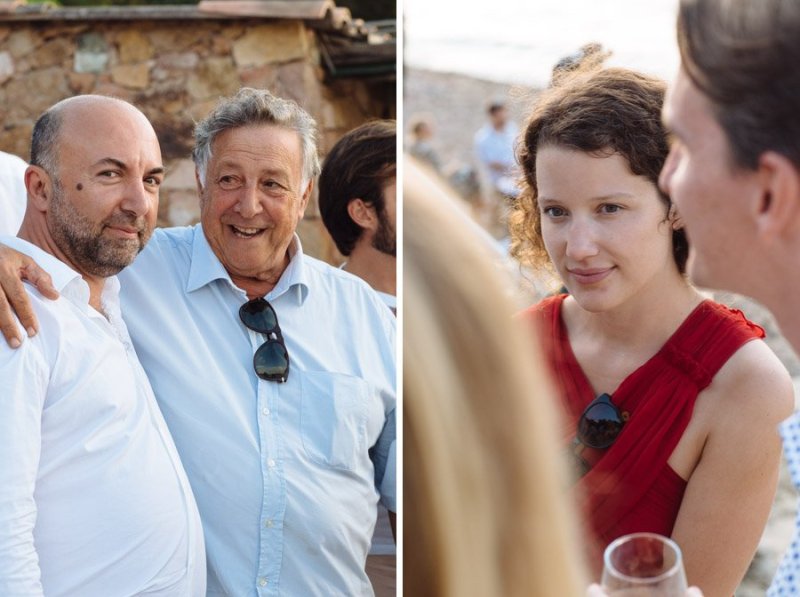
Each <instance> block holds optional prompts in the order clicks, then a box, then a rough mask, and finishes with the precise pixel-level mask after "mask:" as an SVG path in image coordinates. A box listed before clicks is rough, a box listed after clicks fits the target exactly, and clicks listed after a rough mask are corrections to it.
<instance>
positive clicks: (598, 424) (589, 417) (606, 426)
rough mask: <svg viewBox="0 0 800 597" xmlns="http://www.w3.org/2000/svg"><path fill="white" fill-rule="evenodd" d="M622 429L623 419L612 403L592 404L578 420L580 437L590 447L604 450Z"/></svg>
mask: <svg viewBox="0 0 800 597" xmlns="http://www.w3.org/2000/svg"><path fill="white" fill-rule="evenodd" d="M620 431H622V419H621V418H620V416H619V412H618V411H617V409H616V408H614V406H613V405H612V404H609V403H606V402H598V403H596V404H593V405H591V406H590V407H589V408H588V409H587V410H586V412H585V413H583V416H582V417H581V420H580V421H579V422H578V438H579V439H580V440H581V442H582V443H583V444H585V445H587V446H589V447H590V448H596V449H598V450H603V449H605V448H607V447H609V446H610V445H611V444H613V443H614V440H615V439H617V436H618V435H619V432H620Z"/></svg>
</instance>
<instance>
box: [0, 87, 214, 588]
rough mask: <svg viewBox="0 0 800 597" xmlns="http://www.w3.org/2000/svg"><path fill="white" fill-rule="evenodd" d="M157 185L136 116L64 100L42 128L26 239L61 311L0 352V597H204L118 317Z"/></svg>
mask: <svg viewBox="0 0 800 597" xmlns="http://www.w3.org/2000/svg"><path fill="white" fill-rule="evenodd" d="M163 176H164V168H163V166H162V164H161V152H160V150H159V146H158V140H157V139H156V135H155V132H154V131H153V128H152V126H151V125H150V123H149V122H148V121H147V119H146V118H145V116H144V115H143V114H142V113H141V112H139V111H138V110H137V109H136V108H134V107H133V106H131V105H130V104H127V103H125V102H122V101H120V100H113V99H110V98H104V97H99V96H79V97H76V98H72V99H69V100H64V101H62V102H60V103H58V104H56V105H55V106H53V107H52V108H50V109H49V110H48V111H47V112H45V113H44V114H43V115H42V117H41V118H40V119H39V120H38V121H37V122H36V125H35V126H34V129H33V141H32V148H31V166H30V167H28V168H27V171H26V174H25V183H26V186H27V192H28V197H29V200H28V204H27V210H26V212H25V216H24V220H23V222H22V226H21V228H20V230H19V238H6V239H5V242H7V243H9V244H11V245H12V246H14V247H16V248H17V249H18V250H20V251H22V252H23V253H25V254H27V255H29V256H31V257H33V258H34V259H36V260H37V261H38V262H39V263H40V264H41V266H42V267H43V268H44V269H45V270H47V271H48V272H49V275H50V276H51V278H52V281H53V283H54V285H55V288H56V289H58V291H59V292H60V294H61V296H60V298H58V299H57V300H55V301H50V300H46V299H45V298H43V297H42V295H40V294H39V293H38V292H36V291H34V290H32V289H30V290H29V291H28V292H29V295H28V296H29V298H30V301H31V302H32V303H33V308H34V310H35V312H36V315H37V316H38V318H39V319H40V321H41V322H42V324H43V330H42V333H40V334H39V335H37V336H35V337H33V338H30V339H28V340H26V341H25V342H24V343H22V346H21V347H20V348H19V349H18V350H13V349H12V348H10V347H8V346H5V345H2V346H0V409H2V416H0V461H2V463H3V465H2V466H1V467H0V594H2V595H43V594H47V595H82V596H90V597H91V596H97V597H106V596H109V595H120V596H122V595H134V594H135V595H144V594H146V595H153V596H155V595H161V596H164V597H167V596H174V597H178V596H184V595H188V596H197V597H200V596H201V595H203V594H204V593H205V557H204V553H203V537H202V530H201V528H200V519H199V516H198V512H197V506H196V504H195V502H194V499H193V497H192V492H191V489H190V487H189V482H188V480H187V478H186V475H185V473H184V471H183V468H182V467H181V463H180V460H179V458H178V454H177V451H176V449H175V446H174V444H173V443H172V439H171V438H170V435H169V432H168V431H167V428H166V425H165V423H164V420H163V418H162V417H161V413H160V412H159V410H158V406H157V405H156V401H155V397H154V396H153V392H152V390H151V387H150V384H149V383H148V381H147V378H146V377H145V375H144V372H143V371H142V369H141V366H140V365H139V361H138V359H137V357H136V353H135V352H134V349H133V347H132V345H131V342H130V339H129V336H128V333H127V330H126V328H125V324H124V323H123V322H122V320H121V317H120V312H119V298H118V292H119V284H118V282H117V280H116V278H115V277H114V276H115V274H117V273H118V272H120V270H122V269H123V268H125V267H126V266H128V265H129V264H130V263H131V262H132V261H133V259H134V257H135V256H136V255H137V254H138V252H139V251H140V250H141V249H142V247H143V246H144V243H145V242H147V239H148V238H149V237H150V234H151V233H152V230H153V225H154V224H155V219H156V211H157V209H158V191H159V186H160V184H161V180H162V178H163Z"/></svg>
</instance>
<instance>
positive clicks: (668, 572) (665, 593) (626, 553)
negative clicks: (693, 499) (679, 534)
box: [602, 533, 687, 597]
mask: <svg viewBox="0 0 800 597" xmlns="http://www.w3.org/2000/svg"><path fill="white" fill-rule="evenodd" d="M602 584H603V589H604V590H605V592H606V593H607V594H608V595H609V597H622V596H623V595H624V596H625V597H640V596H641V597H684V595H685V593H686V589H687V583H686V572H685V571H684V569H683V558H682V556H681V550H680V548H679V547H678V545H677V544H676V543H675V542H674V541H672V540H671V539H668V538H667V537H664V536H662V535H657V534H655V533H634V534H632V535H625V536H624V537H620V538H619V539H616V540H615V541H612V542H611V543H610V544H609V546H608V547H606V551H605V554H604V556H603V577H602Z"/></svg>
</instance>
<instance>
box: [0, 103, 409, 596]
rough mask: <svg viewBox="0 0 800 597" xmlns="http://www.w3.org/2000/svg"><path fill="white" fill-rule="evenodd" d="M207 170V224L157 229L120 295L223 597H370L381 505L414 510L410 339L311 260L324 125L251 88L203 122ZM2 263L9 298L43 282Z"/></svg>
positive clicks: (216, 590) (28, 264)
mask: <svg viewBox="0 0 800 597" xmlns="http://www.w3.org/2000/svg"><path fill="white" fill-rule="evenodd" d="M192 156H193V158H194V161H195V167H196V175H197V181H198V192H199V195H200V211H201V216H200V220H201V223H200V224H198V225H196V226H193V227H186V228H167V229H164V228H159V229H156V230H155V232H154V234H153V238H152V240H151V241H150V243H149V244H148V245H147V247H146V249H145V250H144V251H143V252H142V253H141V254H140V255H139V257H138V258H137V259H136V261H135V263H134V264H133V265H132V266H130V267H129V268H127V269H126V270H125V271H124V272H123V275H121V276H120V282H121V286H122V291H121V299H122V313H123V316H124V318H125V322H126V324H127V325H128V328H129V330H130V334H131V338H132V339H133V344H134V347H135V349H136V352H137V354H138V355H139V358H140V360H141V362H142V366H143V367H144V370H145V371H146V373H147V375H148V377H149V378H150V382H151V383H152V385H153V389H154V392H155V395H156V398H157V400H158V403H159V406H160V408H161V411H162V413H163V415H164V418H165V419H166V421H167V425H168V426H169V430H170V432H171V433H172V436H173V438H174V440H175V444H176V445H177V447H178V451H179V453H180V456H181V460H182V462H183V465H184V467H185V469H186V472H187V475H188V477H189V480H190V481H191V484H192V489H193V490H194V494H195V497H196V499H197V504H198V507H199V510H200V516H201V519H202V522H203V530H204V535H205V541H206V551H207V556H208V557H207V560H208V593H207V594H208V595H211V596H216V595H237V596H238V595H259V596H262V595H274V596H278V595H303V596H315V595H320V596H323V595H348V596H350V595H363V596H370V595H372V594H373V590H372V586H371V584H370V581H369V578H368V577H367V575H366V573H365V571H364V562H365V561H366V557H367V552H368V549H369V545H370V538H371V537H372V533H373V530H374V526H375V519H376V516H377V504H378V501H379V500H380V501H381V502H382V503H383V504H384V505H385V506H386V507H387V509H388V510H390V511H392V512H394V511H396V456H395V453H396V447H395V436H396V426H395V404H396V385H395V384H396V364H395V355H396V348H395V333H396V332H395V329H396V322H395V319H394V317H393V316H392V314H391V312H390V311H389V310H388V309H387V308H386V306H385V305H384V304H383V303H382V302H381V300H380V299H379V298H378V296H377V295H376V294H375V292H374V291H372V290H371V289H370V288H369V286H368V285H367V284H366V283H365V282H364V281H362V280H360V279H358V278H356V277H355V276H352V275H350V274H347V273H345V272H342V271H341V270H339V269H338V268H334V267H331V266H329V265H327V264H325V263H323V262H321V261H319V260H317V259H314V258H312V257H309V256H307V255H304V254H303V250H302V245H301V243H300V239H299V237H298V236H297V234H296V233H295V230H296V228H297V225H298V222H299V221H300V219H301V218H302V217H303V214H304V212H305V209H306V206H307V205H308V200H309V197H310V196H311V192H312V189H313V185H314V180H315V178H316V176H317V174H318V173H319V159H318V157H317V148H316V123H315V122H314V120H313V118H311V116H310V115H309V114H308V113H307V112H305V111H304V110H303V109H302V108H300V107H299V106H298V105H297V104H296V103H295V102H293V101H290V100H284V99H281V98H278V97H275V96H273V95H271V94H270V93H269V92H268V91H267V90H263V89H261V90H256V89H251V88H243V89H241V90H240V91H239V92H238V93H237V94H236V95H235V96H233V97H230V98H225V99H223V100H221V102H220V103H219V104H218V105H217V107H216V108H215V109H214V110H212V112H211V113H210V114H209V116H208V117H206V118H205V119H204V120H203V121H201V122H200V123H198V125H197V126H196V128H195V148H194V151H193V154H192ZM2 255H4V257H3V258H2V259H0V261H3V262H4V263H5V266H4V267H2V268H0V269H2V272H3V275H2V276H0V277H2V282H1V283H2V285H3V287H4V288H5V289H6V294H13V293H14V292H18V291H19V287H20V286H21V284H20V280H19V273H18V272H19V271H20V270H21V269H24V270H25V272H24V275H25V277H31V276H33V277H34V278H35V277H36V276H37V273H38V268H36V267H35V266H34V265H33V261H32V260H31V259H29V258H28V257H25V256H21V255H18V254H15V253H14V252H13V251H12V250H10V249H4V250H3V251H2ZM9 264H11V265H10V266H9ZM9 272H11V275H8V274H9ZM35 279H36V283H38V284H39V285H42V286H46V282H44V281H43V279H42V278H35ZM8 317H9V312H8V311H3V314H0V328H2V329H5V328H3V327H2V326H3V324H4V321H5V319H8ZM24 323H25V329H27V328H28V327H32V326H33V325H34V322H33V320H26V321H25V322H24ZM15 333H16V334H19V331H16V330H15ZM7 339H8V338H7Z"/></svg>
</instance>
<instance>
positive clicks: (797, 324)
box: [660, 0, 800, 597]
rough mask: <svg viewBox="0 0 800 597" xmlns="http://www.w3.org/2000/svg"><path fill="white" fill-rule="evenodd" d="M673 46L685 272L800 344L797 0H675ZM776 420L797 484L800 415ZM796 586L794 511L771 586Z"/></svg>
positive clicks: (673, 181)
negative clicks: (741, 301) (744, 298)
mask: <svg viewBox="0 0 800 597" xmlns="http://www.w3.org/2000/svg"><path fill="white" fill-rule="evenodd" d="M678 46H679V48H680V53H681V67H680V69H679V72H678V75H677V77H676V79H675V81H674V82H673V84H672V85H671V86H670V89H669V92H668V93H667V98H666V101H665V106H664V120H665V123H666V125H667V127H668V128H669V130H670V133H671V134H672V137H673V139H674V142H673V143H672V146H671V151H670V154H669V158H668V160H667V164H666V165H665V166H664V169H663V172H662V174H661V181H660V182H661V188H662V189H663V191H664V192H665V193H669V194H670V195H671V196H672V197H673V199H674V201H675V204H676V205H677V206H678V209H679V210H680V212H681V214H682V216H683V218H684V220H685V223H686V230H687V233H688V235H689V237H690V238H691V239H692V250H691V255H690V258H689V267H688V270H689V275H690V276H691V278H692V280H694V281H695V282H696V283H697V284H701V285H703V286H708V287H714V288H721V289H725V290H730V291H732V292H738V293H741V294H746V295H748V296H751V297H753V298H755V299H756V300H758V301H760V302H761V303H762V304H763V305H764V306H766V307H767V308H768V309H770V310H771V311H772V313H773V314H774V315H775V318H776V320H777V321H778V324H779V325H780V327H781V330H782V332H783V333H784V335H785V336H786V338H787V339H788V340H789V342H790V343H791V344H792V346H793V347H794V349H795V350H800V317H798V309H797V304H798V300H799V299H800V276H798V273H797V272H798V269H800V70H799V69H798V68H797V63H798V61H799V60H800V3H798V2H795V1H792V0H749V1H747V0H682V1H681V3H680V8H679V16H678ZM761 416H763V414H762V415H761ZM780 431H781V435H782V436H783V442H784V453H785V455H786V460H787V462H788V465H789V471H790V473H791V477H792V480H793V482H794V484H795V485H796V486H800V415H798V414H795V415H793V416H792V417H791V418H790V419H789V420H788V421H786V422H785V423H784V424H783V425H782V426H781V429H780ZM735 522H736V524H737V525H738V524H739V520H736V521H735ZM720 543H722V541H720ZM798 594H800V520H799V521H798V525H796V528H795V534H794V538H793V540H792V543H791V546H790V547H789V550H788V552H787V553H786V555H785V557H784V559H783V561H782V562H781V564H780V566H779V568H778V571H777V574H776V576H775V578H774V580H773V583H772V585H771V587H770V588H769V590H768V592H767V595H768V596H770V597H777V596H780V595H798Z"/></svg>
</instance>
